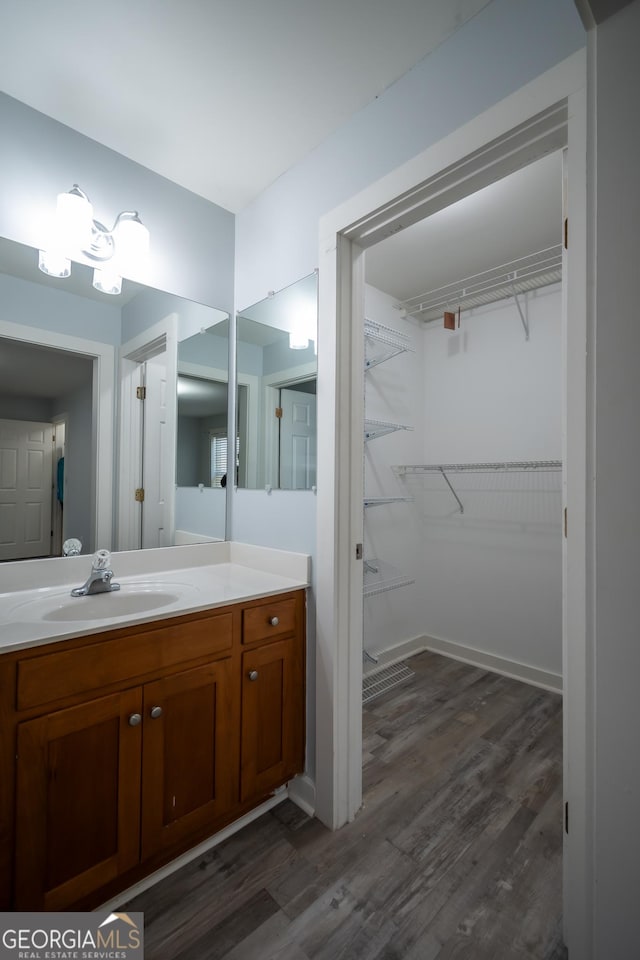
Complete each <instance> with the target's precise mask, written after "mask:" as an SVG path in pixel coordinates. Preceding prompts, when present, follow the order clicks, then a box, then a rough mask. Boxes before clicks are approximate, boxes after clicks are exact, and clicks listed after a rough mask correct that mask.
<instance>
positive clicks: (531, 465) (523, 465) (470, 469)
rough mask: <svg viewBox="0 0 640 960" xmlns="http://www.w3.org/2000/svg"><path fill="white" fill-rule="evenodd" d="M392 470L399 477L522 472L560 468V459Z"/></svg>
mask: <svg viewBox="0 0 640 960" xmlns="http://www.w3.org/2000/svg"><path fill="white" fill-rule="evenodd" d="M393 470H394V472H395V473H396V474H397V475H398V476H401V477H404V476H408V475H416V474H421V473H443V472H444V473H464V472H465V471H466V472H467V473H491V472H496V471H512V472H523V471H526V470H542V471H546V472H549V473H550V472H555V471H557V470H562V460H507V461H496V462H494V463H411V464H398V465H396V466H394V467H393Z"/></svg>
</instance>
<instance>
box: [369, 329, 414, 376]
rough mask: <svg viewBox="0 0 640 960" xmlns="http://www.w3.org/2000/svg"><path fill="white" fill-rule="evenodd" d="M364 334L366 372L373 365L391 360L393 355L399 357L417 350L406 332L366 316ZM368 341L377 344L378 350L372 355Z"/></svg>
mask: <svg viewBox="0 0 640 960" xmlns="http://www.w3.org/2000/svg"><path fill="white" fill-rule="evenodd" d="M364 336H365V360H364V369H365V373H366V372H367V370H372V369H373V367H376V366H377V365H378V364H379V363H384V362H385V361H386V360H391V359H392V357H397V356H398V355H399V354H401V353H415V350H414V349H413V347H412V346H411V340H410V339H409V337H408V336H407V335H406V334H404V333H399V332H398V331H397V330H394V329H393V328H392V327H386V326H385V325H384V324H383V323H378V322H377V321H376V320H369V319H368V318H367V317H365V321H364ZM367 342H369V344H376V346H377V347H378V352H377V353H375V354H373V355H371V352H369V353H367V350H366V346H367ZM380 348H382V349H380Z"/></svg>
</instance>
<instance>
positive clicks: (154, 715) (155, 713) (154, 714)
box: [151, 707, 162, 720]
mask: <svg viewBox="0 0 640 960" xmlns="http://www.w3.org/2000/svg"><path fill="white" fill-rule="evenodd" d="M161 716H162V707H151V719H152V720H157V719H158V717H161Z"/></svg>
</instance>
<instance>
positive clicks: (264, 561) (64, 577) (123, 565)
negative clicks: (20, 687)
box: [0, 542, 310, 651]
mask: <svg viewBox="0 0 640 960" xmlns="http://www.w3.org/2000/svg"><path fill="white" fill-rule="evenodd" d="M111 566H112V569H113V571H114V580H115V581H117V582H118V583H120V584H121V589H120V591H117V592H114V593H113V594H109V593H106V594H97V595H95V596H90V597H71V589H72V587H77V586H80V585H81V584H82V583H84V581H85V580H86V579H87V577H88V575H89V572H90V569H91V557H90V556H80V557H67V558H64V559H52V560H34V561H22V562H20V563H8V564H3V565H1V566H0V651H9V650H15V649H20V648H26V647H33V646H37V645H40V644H44V643H49V642H51V641H58V640H66V639H69V638H71V637H78V636H86V635H87V634H95V633H101V632H104V631H105V630H112V629H116V628H118V627H127V626H130V625H132V624H139V623H147V622H150V621H154V620H164V619H167V618H171V617H178V616H182V615H184V614H187V613H194V612H197V611H199V610H208V609H211V608H215V607H219V606H223V605H225V604H228V603H235V602H239V601H247V600H253V599H256V598H259V597H268V596H271V595H273V594H276V593H282V592H284V591H287V590H295V589H299V588H301V587H306V586H308V585H309V580H310V578H309V573H310V558H309V557H308V556H306V555H304V554H297V553H289V552H288V551H282V550H271V549H270V548H267V547H254V546H252V545H249V544H238V543H229V542H220V543H207V544H195V545H192V546H184V547H164V548H162V549H158V550H137V551H128V552H126V553H125V552H123V553H113V554H112V563H111ZM132 594H135V598H138V599H140V598H141V599H142V601H143V604H144V602H145V601H148V602H147V607H148V606H149V604H150V605H151V608H150V609H145V610H144V611H143V612H133V613H132V612H130V611H128V610H127V609H126V608H127V604H128V603H129V599H130V597H131V595H132ZM96 601H98V603H96ZM156 602H157V604H158V605H154V604H156ZM119 607H122V608H123V609H124V611H125V612H122V611H121V610H120V609H118V608H119ZM66 611H68V613H67V612H66ZM84 611H86V613H87V616H86V618H85V617H84ZM112 611H117V615H112ZM96 614H97V615H96Z"/></svg>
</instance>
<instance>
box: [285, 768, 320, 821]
mask: <svg viewBox="0 0 640 960" xmlns="http://www.w3.org/2000/svg"><path fill="white" fill-rule="evenodd" d="M287 786H288V792H289V800H291V801H292V802H293V803H295V805H296V806H297V807H300V809H301V810H303V811H304V812H305V813H306V814H307V816H309V817H313V816H315V812H316V785H315V783H314V781H313V780H312V779H311V777H310V776H308V775H307V774H306V773H303V774H302V776H300V777H296V778H295V780H291V781H290V782H289V783H288V784H287Z"/></svg>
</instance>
